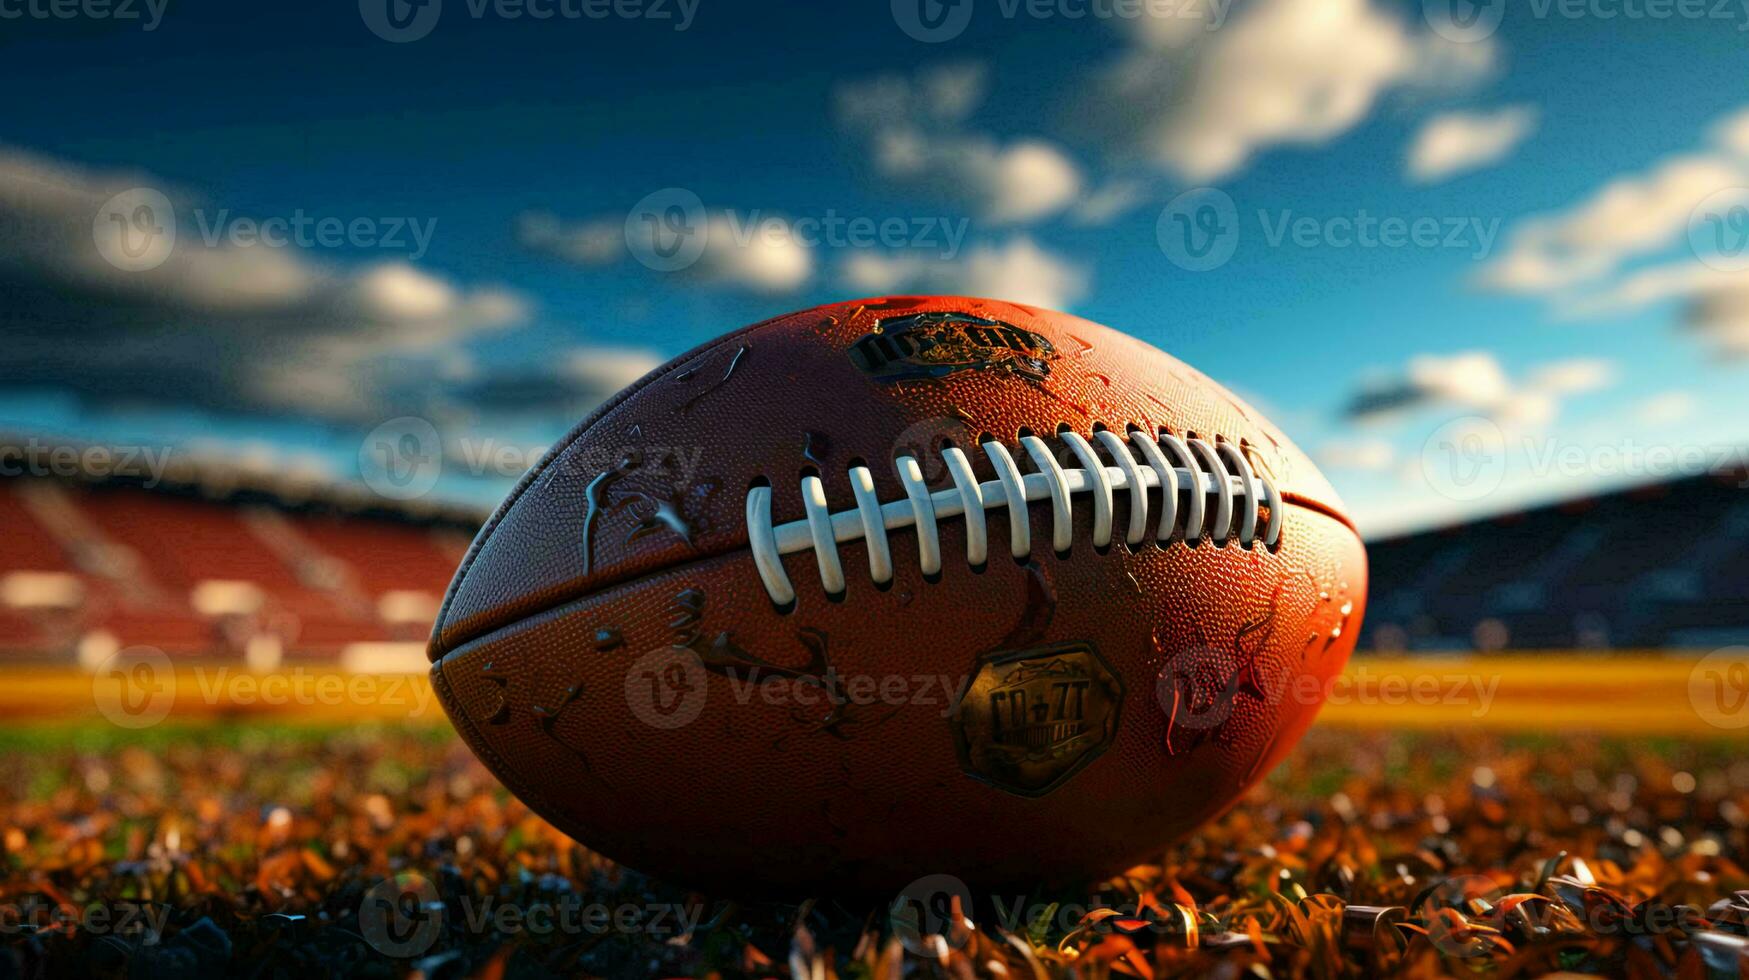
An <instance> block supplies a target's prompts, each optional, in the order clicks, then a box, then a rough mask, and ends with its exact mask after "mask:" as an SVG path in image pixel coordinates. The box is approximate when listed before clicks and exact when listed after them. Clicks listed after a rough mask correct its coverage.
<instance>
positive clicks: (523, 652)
mask: <svg viewBox="0 0 1749 980" xmlns="http://www.w3.org/2000/svg"><path fill="white" fill-rule="evenodd" d="M1258 356H1266V355H1265V354H1264V352H1261V351H1260V352H1258ZM1366 587H1367V571H1366V556H1365V553H1364V551H1363V549H1362V546H1361V542H1360V538H1359V537H1358V536H1357V535H1356V533H1355V531H1354V528H1353V526H1352V525H1351V524H1350V522H1349V521H1348V519H1347V518H1346V517H1345V516H1344V514H1343V507H1342V503H1341V501H1340V500H1339V499H1338V498H1337V496H1336V494H1335V493H1334V491H1332V489H1331V488H1330V485H1329V484H1328V483H1327V482H1325V480H1324V478H1323V477H1322V476H1321V475H1320V474H1319V473H1318V471H1317V470H1316V469H1315V468H1314V467H1313V465H1312V463H1311V462H1310V461H1309V460H1308V459H1307V457H1306V456H1305V454H1304V453H1302V452H1301V451H1300V450H1299V449H1297V448H1295V447H1294V445H1293V444H1292V443H1291V442H1289V441H1288V439H1287V438H1286V437H1285V436H1284V435H1282V433H1281V432H1280V431H1279V430H1278V429H1276V428H1275V427H1274V426H1273V425H1271V424H1270V423H1269V422H1268V421H1267V420H1266V419H1264V418H1263V417H1262V416H1260V415H1259V414H1258V413H1257V412H1256V411H1255V410H1253V409H1252V408H1250V407H1249V406H1248V405H1246V404H1245V403H1244V402H1243V401H1242V400H1240V399H1239V398H1237V397H1235V396H1234V395H1233V394H1232V393H1230V392H1228V391H1226V390H1225V389H1224V388H1222V387H1221V386H1220V385H1218V384H1216V383H1214V382H1213V381H1211V380H1210V379H1209V378H1207V377H1205V376H1204V375H1202V374H1200V373H1199V372H1197V371H1196V370H1195V369H1193V368H1191V367H1189V366H1187V365H1185V364H1183V363H1181V362H1179V361H1177V360H1175V359H1174V358H1172V357H1170V356H1168V355H1167V354H1164V353H1162V352H1160V351H1159V350H1156V349H1155V348H1153V347H1151V346H1149V345H1147V344H1144V343H1142V342H1140V341H1138V340H1135V339H1134V338H1131V337H1129V336H1126V335H1124V334H1122V333H1119V332H1118V331H1116V330H1113V329H1111V328H1108V327H1104V326H1100V325H1098V324H1095V323H1091V322H1088V321H1086V320H1082V319H1079V318H1076V317H1073V316H1068V315H1065V314H1062V313H1054V312H1050V311H1047V310H1041V309H1037V308H1034V307H1030V306H1023V305H1019V304H1014V303H1006V302H999V301H995V300H987V299H968V298H961V297H934V296H931V297H910V296H906V297H888V298H883V299H869V300H861V301H854V302H847V303H838V304H833V305H829V306H823V307H818V308H816V309H811V310H804V311H802V312H799V313H791V314H789V315H786V316H781V317H778V318H776V319H772V320H768V321H766V322H763V323H759V324H755V325H753V326H750V327H746V328H744V329H741V330H737V331H735V332H733V333H730V334H727V335H726V336H723V337H722V338H720V339H718V340H715V341H713V342H711V343H709V344H706V345H704V346H702V347H699V348H697V349H695V350H693V351H691V352H689V353H687V354H684V355H682V356H681V357H679V358H676V359H675V360H673V361H671V362H669V363H668V364H667V365H665V366H663V367H661V368H659V369H657V370H655V371H653V372H651V373H650V374H649V375H647V376H646V377H644V378H643V379H641V380H640V381H638V382H637V383H636V384H633V385H632V386H631V387H629V388H627V389H626V390H624V391H622V392H620V393H619V394H618V395H617V396H615V397H614V398H613V399H611V400H610V401H608V402H607V403H606V404H604V405H602V406H601V407H600V408H599V409H598V410H596V411H595V412H594V413H593V414H592V415H591V416H590V417H589V418H588V419H586V420H584V421H583V423H582V424H580V425H579V426H578V427H577V428H575V429H574V430H573V431H572V432H571V433H570V434H569V435H568V436H567V437H566V438H564V439H563V440H561V441H560V442H559V443H557V444H555V445H554V447H553V448H552V450H551V451H550V452H549V453H548V454H547V455H546V457H545V458H544V459H543V460H542V462H541V463H540V464H538V465H537V466H535V467H534V468H533V469H532V470H531V471H530V472H529V473H528V474H527V475H526V476H525V477H524V478H523V480H522V482H521V483H520V484H519V485H518V486H517V487H516V489H515V490H514V491H513V492H512V493H511V494H510V495H509V497H508V498H507V499H506V500H505V501H504V503H503V504H502V505H501V506H500V507H499V508H498V510H497V512H496V514H495V515H494V516H493V517H492V518H491V520H490V521H489V522H488V523H487V524H486V526H485V527H484V529H483V530H481V532H480V534H479V536H478V538H477V539H476V540H475V542H474V544H473V547H472V548H471V549H470V551H469V552H468V555H467V557H466V558H465V559H464V560H463V562H462V565H461V568H460V570H459V571H457V573H456V576H455V580H454V582H453V583H452V584H451V586H450V589H449V593H448V595H447V597H446V598H445V600H444V604H443V608H442V612H441V614H440V615H439V617H438V621H437V624H436V627H435V629H434V632H433V635H432V639H431V645H430V653H431V660H432V669H431V676H432V680H433V683H434V685H435V687H436V689H437V691H438V693H439V696H440V697H441V699H442V702H443V704H444V707H445V708H446V710H447V711H448V712H449V716H450V718H451V719H452V720H453V721H454V723H455V726H456V728H457V730H459V731H460V732H461V734H462V736H463V738H465V739H466V740H467V742H468V744H469V745H470V746H472V748H473V749H474V751H475V752H476V753H478V755H479V756H480V758H481V759H482V760H484V761H485V763H486V764H487V765H488V766H489V767H490V768H491V770H492V771H493V772H494V773H496V774H497V776H498V777H499V778H500V779H501V780H502V781H503V782H504V784H505V786H507V787H508V788H509V789H510V790H511V791H512V792H514V793H515V794H516V795H517V796H518V797H520V798H521V799H522V800H523V801H524V802H526V803H527V804H528V805H529V806H530V807H531V808H533V809H534V810H535V811H536V812H538V813H539V814H540V815H541V816H543V817H545V818H546V819H547V820H548V821H550V822H551V823H553V824H554V825H555V826H557V827H558V828H560V829H561V830H563V831H565V832H566V833H568V834H570V835H571V836H573V837H575V838H576V839H577V840H578V841H580V842H582V843H583V844H585V845H587V846H588V847H590V848H591V849H594V850H596V851H598V852H599V853H601V854H604V855H606V856H608V857H610V858H612V859H614V860H616V861H618V862H620V863H622V864H624V865H626V866H629V867H632V868H635V869H638V870H641V871H644V872H648V873H650V874H653V875H656V876H658V877H662V878H666V879H669V880H672V881H676V882H680V883H685V884H691V885H696V886H700V887H704V888H709V889H712V890H716V891H719V892H724V893H734V894H743V893H744V894H779V895H781V894H788V895H800V894H806V893H818V892H823V891H829V892H853V891H854V892H869V891H877V890H889V889H898V888H901V887H903V886H904V885H906V884H907V883H909V882H911V881H913V880H915V879H917V878H919V877H922V876H926V875H933V874H951V875H955V876H958V877H959V878H960V879H961V880H963V881H965V882H967V883H968V884H970V885H972V886H973V887H1001V886H1004V885H1022V886H1025V885H1033V884H1042V883H1068V882H1073V881H1085V880H1089V879H1092V878H1096V877H1101V876H1105V875H1110V874H1113V873H1116V872H1119V871H1122V870H1123V869H1125V868H1126V867H1129V866H1131V865H1133V864H1136V863H1139V862H1143V861H1147V860H1149V859H1151V858H1155V857H1157V856H1158V855H1159V854H1160V853H1161V849H1162V847H1163V846H1164V845H1165V844H1167V843H1169V842H1170V841H1172V840H1173V839H1175V838H1178V837H1181V836H1183V835H1184V834H1186V833H1187V832H1189V831H1190V830H1192V829H1194V828H1195V827H1196V826H1197V825H1199V824H1200V823H1202V822H1204V821H1207V820H1208V819H1210V818H1211V817H1214V816H1215V815H1217V814H1219V813H1221V812H1222V811H1223V810H1225V809H1227V808H1228V807H1230V806H1231V805H1232V804H1233V803H1234V802H1235V801H1236V800H1237V799H1238V798H1239V797H1240V795H1241V794H1242V793H1243V792H1244V790H1245V789H1246V787H1247V786H1249V785H1251V784H1252V783H1253V782H1255V781H1256V780H1258V779H1259V778H1261V777H1262V776H1263V775H1264V774H1265V773H1266V772H1268V771H1269V769H1270V768H1271V767H1272V766H1273V765H1274V764H1275V763H1276V762H1277V761H1279V760H1280V759H1281V758H1282V756H1283V755H1284V754H1285V753H1286V752H1287V751H1288V749H1289V748H1290V747H1291V746H1293V744H1294V743H1295V741H1296V740H1297V739H1298V738H1299V737H1300V735H1301V734H1302V733H1303V732H1304V731H1305V729H1306V728H1307V726H1308V725H1310V724H1311V721H1312V718H1313V716H1314V714H1315V713H1316V711H1317V708H1318V706H1319V704H1320V703H1321V701H1322V700H1323V699H1324V695H1325V692H1326V690H1327V687H1328V684H1329V683H1330V682H1331V680H1332V679H1333V678H1334V677H1335V676H1336V675H1337V674H1338V673H1339V672H1340V670H1341V668H1342V666H1343V664H1344V662H1345V661H1346V660H1347V658H1348V655H1349V653H1350V651H1351V650H1352V649H1353V646H1354V638H1355V635H1356V633H1357V632H1358V629H1359V626H1360V617H1361V612H1362V609H1363V607H1364V606H1365V600H1366Z"/></svg>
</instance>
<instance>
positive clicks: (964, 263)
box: [839, 235, 1088, 310]
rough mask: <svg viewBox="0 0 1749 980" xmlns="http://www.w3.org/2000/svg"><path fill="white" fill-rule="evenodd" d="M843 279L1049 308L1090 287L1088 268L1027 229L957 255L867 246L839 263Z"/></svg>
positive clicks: (871, 287)
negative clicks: (885, 251)
mask: <svg viewBox="0 0 1749 980" xmlns="http://www.w3.org/2000/svg"><path fill="white" fill-rule="evenodd" d="M839 271H840V275H841V276H842V278H843V280H844V282H845V285H846V286H848V287H849V288H851V289H854V290H857V291H859V292H863V293H870V294H873V293H890V292H897V291H901V290H907V289H928V290H931V291H934V292H943V293H963V294H966V295H970V296H987V297H991V298H994V299H1003V300H1008V301H1010V302H1015V303H1027V304H1031V305H1033V306H1043V307H1048V308H1050V309H1056V310H1061V309H1067V308H1068V307H1070V306H1072V305H1073V304H1074V303H1075V302H1076V301H1078V300H1079V299H1080V298H1081V297H1082V296H1083V295H1085V294H1086V291H1087V279H1088V277H1087V273H1086V271H1085V270H1084V269H1082V268H1080V267H1078V266H1076V265H1074V264H1073V263H1071V262H1069V261H1068V260H1066V259H1063V258H1062V257H1060V256H1057V255H1053V254H1052V253H1050V252H1047V251H1045V250H1044V249H1042V248H1039V247H1038V245H1037V244H1036V243H1034V242H1033V240H1032V239H1031V238H1030V237H1028V236H1026V235H1019V236H1016V237H1015V238H1013V239H1010V240H1009V241H1008V242H1007V243H1006V244H1004V245H979V246H976V247H974V248H972V249H970V250H968V251H967V252H965V253H964V254H963V255H961V256H960V257H959V258H958V259H954V260H938V259H924V258H920V257H916V256H908V255H890V256H883V255H877V254H875V253H872V252H863V253H858V254H856V255H853V256H851V257H850V258H849V259H848V260H846V261H845V262H844V263H843V265H842V266H841V267H840V270H839Z"/></svg>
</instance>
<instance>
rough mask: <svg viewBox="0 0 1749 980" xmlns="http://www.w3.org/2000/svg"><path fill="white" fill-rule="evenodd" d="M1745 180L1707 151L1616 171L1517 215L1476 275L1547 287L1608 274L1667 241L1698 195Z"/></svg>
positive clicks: (1503, 283)
mask: <svg viewBox="0 0 1749 980" xmlns="http://www.w3.org/2000/svg"><path fill="white" fill-rule="evenodd" d="M1745 179H1746V175H1745V170H1744V168H1743V166H1742V165H1741V164H1740V163H1739V162H1737V161H1735V160H1731V159H1728V158H1723V157H1718V156H1710V155H1709V156H1686V157H1678V158H1676V159H1673V160H1667V161H1665V162H1664V163H1662V164H1660V165H1659V166H1658V167H1657V168H1656V169H1654V170H1653V171H1652V172H1651V173H1649V174H1646V175H1644V176H1640V175H1633V176H1627V177H1620V178H1617V179H1616V180H1614V181H1611V182H1610V183H1609V184H1606V185H1605V186H1604V187H1603V188H1602V189H1601V190H1599V191H1598V192H1597V193H1596V194H1594V195H1592V197H1591V198H1590V199H1588V200H1587V201H1585V202H1584V203H1582V204H1580V205H1578V206H1577V207H1575V208H1573V209H1572V210H1570V211H1568V212H1566V213H1564V214H1556V215H1544V216H1540V217H1536V218H1531V219H1528V220H1526V221H1524V222H1521V223H1520V224H1519V226H1518V227H1517V228H1516V229H1514V230H1513V232H1512V234H1511V238H1510V244H1509V246H1508V248H1507V251H1506V253H1505V254H1503V255H1501V256H1500V257H1499V258H1498V259H1495V260H1494V262H1492V263H1491V264H1490V265H1489V266H1488V267H1487V268H1485V269H1484V270H1483V271H1482V277H1481V282H1482V284H1483V285H1485V286H1488V287H1491V288H1494V289H1498V290H1500V291H1502V292H1513V293H1529V294H1539V293H1540V294H1548V293H1555V292H1557V291H1560V290H1563V289H1566V288H1568V287H1572V286H1576V285H1580V284H1584V283H1588V282H1594V281H1596V280H1599V279H1603V278H1606V277H1609V276H1612V275H1614V274H1615V273H1616V272H1617V271H1618V270H1619V269H1620V267H1621V266H1622V264H1623V263H1624V262H1626V261H1627V260H1629V259H1633V258H1638V257H1641V256H1645V255H1649V254H1651V253H1653V252H1656V251H1658V250H1660V249H1663V248H1666V247H1668V246H1669V245H1671V244H1673V243H1674V242H1675V241H1676V240H1677V239H1679V238H1680V237H1681V236H1682V235H1683V234H1684V233H1685V232H1686V230H1687V228H1688V220H1689V216H1690V215H1691V214H1692V213H1693V212H1694V209H1695V207H1696V206H1697V205H1699V204H1700V203H1701V201H1703V200H1705V199H1706V198H1707V197H1708V196H1709V195H1711V194H1713V193H1714V192H1717V191H1720V190H1724V189H1726V188H1730V187H1734V186H1737V185H1739V184H1741V183H1742V182H1743V181H1744V180H1745Z"/></svg>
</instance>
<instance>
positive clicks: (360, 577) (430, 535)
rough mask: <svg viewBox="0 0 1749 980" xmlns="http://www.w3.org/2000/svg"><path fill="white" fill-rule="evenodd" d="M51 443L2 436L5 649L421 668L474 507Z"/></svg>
mask: <svg viewBox="0 0 1749 980" xmlns="http://www.w3.org/2000/svg"><path fill="white" fill-rule="evenodd" d="M56 448H61V447H52V446H44V445H42V444H39V443H38V442H36V441H34V440H33V441H31V442H29V443H23V442H18V441H10V442H9V441H5V440H0V459H4V460H5V461H6V463H7V465H6V466H4V467H0V472H3V475H0V540H3V541H4V542H5V544H4V547H0V658H4V660H5V661H6V662H8V663H14V664H18V663H43V664H68V665H71V664H75V663H77V664H83V665H85V666H93V665H95V664H97V663H101V662H102V661H103V660H104V659H105V658H107V657H108V656H109V655H110V654H112V653H114V652H116V651H118V650H121V649H125V648H128V647H133V646H149V647H154V648H157V649H159V650H162V651H164V652H165V653H166V654H168V655H170V656H172V657H207V658H226V659H236V660H240V661H245V662H247V663H249V664H251V665H253V666H258V667H262V668H270V667H273V666H276V665H278V664H281V663H285V662H297V661H315V662H322V663H325V664H328V665H331V666H334V667H341V668H347V667H350V666H358V667H359V668H361V669H372V670H382V669H419V670H421V671H422V670H423V666H424V660H425V657H424V653H423V649H424V644H425V638H426V636H427V634H428V633H429V631H430V628H431V623H432V621H433V620H434V619H435V618H436V615H437V607H438V603H439V601H440V600H441V598H442V596H443V590H444V588H445V587H446V586H447V585H448V583H449V578H450V575H451V574H452V573H453V571H454V569H455V566H456V564H457V563H458V562H459V561H460V560H461V557H462V555H463V553H464V552H466V550H467V547H468V542H469V541H470V540H471V539H472V537H473V533H474V531H475V529H476V528H477V527H478V526H479V524H480V522H481V521H482V520H483V519H484V516H485V515H484V514H482V513H479V512H475V511H471V510H463V509H453V508H445V507H442V506H437V505H430V504H413V505H397V504H396V503H395V502H393V501H386V500H384V499H382V498H381V497H378V496H376V495H374V494H371V493H370V492H369V491H368V490H366V489H364V488H362V487H354V486H345V485H339V486H323V485H320V484H317V483H314V482H312V481H310V480H308V479H307V478H280V477H278V476H276V475H275V474H273V473H271V472H269V471H266V470H263V469H261V468H259V467H256V468H238V467H234V466H229V465H227V464H224V463H222V462H217V461H211V460H207V461H199V462H196V461H190V460H187V459H184V460H179V461H177V462H176V463H175V464H174V465H172V466H171V467H170V468H169V469H168V470H167V471H166V472H165V473H164V474H163V478H162V479H161V480H156V479H152V478H151V477H150V476H148V475H147V474H144V473H129V474H119V473H115V472H106V473H103V474H97V473H92V472H88V471H87V470H86V469H83V468H78V467H73V468H72V469H71V471H70V470H69V462H68V461H69V460H72V459H75V458H79V453H78V452H77V451H75V452H71V453H68V452H63V455H62V456H61V457H60V458H59V459H58V460H51V459H50V458H49V454H51V453H53V452H55V450H56ZM74 448H75V450H77V449H78V448H79V447H74ZM111 469H114V468H111ZM50 473H52V474H54V475H52V476H51V475H42V474H50ZM33 474H34V475H33Z"/></svg>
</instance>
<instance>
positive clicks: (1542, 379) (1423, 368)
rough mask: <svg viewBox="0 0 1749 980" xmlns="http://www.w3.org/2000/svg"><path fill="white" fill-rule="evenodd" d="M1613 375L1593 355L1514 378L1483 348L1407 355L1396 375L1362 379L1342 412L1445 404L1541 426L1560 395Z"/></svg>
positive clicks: (1370, 415)
mask: <svg viewBox="0 0 1749 980" xmlns="http://www.w3.org/2000/svg"><path fill="white" fill-rule="evenodd" d="M1615 380H1616V368H1615V365H1613V364H1611V363H1610V362H1608V361H1603V360H1599V359H1596V358H1573V359H1569V360H1564V361H1555V362H1553V363H1550V364H1545V365H1542V366H1540V367H1538V368H1537V369H1535V370H1533V371H1531V372H1529V373H1528V374H1527V375H1526V376H1525V377H1524V378H1523V380H1521V381H1514V380H1513V379H1512V378H1511V377H1510V376H1509V375H1508V374H1507V372H1506V370H1505V369H1504V368H1503V367H1501V366H1500V362H1499V361H1498V360H1496V359H1495V357H1494V355H1493V354H1490V353H1488V352H1486V351H1466V352H1463V353H1458V354H1451V355H1435V354H1423V355H1418V356H1416V357H1413V358H1411V359H1410V360H1409V363H1408V364H1407V365H1405V367H1404V368H1403V369H1402V370H1401V371H1400V372H1397V373H1396V374H1393V375H1390V376H1386V377H1382V378H1375V379H1373V380H1372V381H1370V382H1366V383H1363V384H1362V386H1361V389H1360V391H1358V392H1357V393H1356V394H1355V395H1354V397H1353V398H1352V399H1350V401H1349V404H1348V408H1347V410H1346V413H1345V414H1346V415H1347V416H1348V417H1349V418H1350V419H1352V420H1355V421H1360V422H1367V421H1375V420H1379V419H1383V418H1387V417H1392V416H1396V415H1399V414H1401V413H1403V412H1407V411H1413V410H1416V409H1421V408H1429V407H1445V408H1448V409H1458V410H1461V411H1468V412H1475V413H1477V414H1481V415H1485V416H1488V417H1490V418H1493V419H1494V420H1496V421H1497V422H1500V423H1502V424H1511V425H1519V426H1540V425H1545V424H1547V423H1549V422H1552V421H1553V420H1554V419H1555V417H1556V416H1557V415H1558V414H1559V412H1560V406H1561V402H1562V401H1563V400H1564V399H1566V398H1568V397H1571V396H1573V395H1578V394H1583V393H1585V392H1590V391H1596V390H1599V389H1602V388H1607V387H1609V386H1610V385H1612V384H1614V383H1615Z"/></svg>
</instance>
